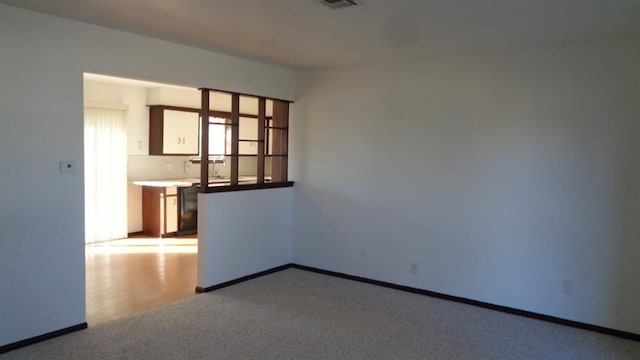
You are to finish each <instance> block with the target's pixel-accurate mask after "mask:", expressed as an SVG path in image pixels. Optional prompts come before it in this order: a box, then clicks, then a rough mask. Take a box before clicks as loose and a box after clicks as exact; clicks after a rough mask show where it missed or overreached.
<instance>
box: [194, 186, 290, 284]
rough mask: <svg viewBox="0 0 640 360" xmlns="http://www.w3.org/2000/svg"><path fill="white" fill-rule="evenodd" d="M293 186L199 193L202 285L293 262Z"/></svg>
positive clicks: (199, 278)
mask: <svg viewBox="0 0 640 360" xmlns="http://www.w3.org/2000/svg"><path fill="white" fill-rule="evenodd" d="M292 195H293V188H277V189H264V190H250V191H237V192H225V193H212V194H198V262H200V263H202V262H205V266H199V267H198V286H201V287H203V288H206V287H210V286H214V285H218V284H220V283H223V282H226V281H230V280H235V279H238V278H240V277H243V276H246V275H251V274H255V273H258V272H261V271H264V270H268V269H271V268H274V267H277V266H281V265H286V264H289V263H290V262H291V228H292V225H291V218H292V214H291V208H292Z"/></svg>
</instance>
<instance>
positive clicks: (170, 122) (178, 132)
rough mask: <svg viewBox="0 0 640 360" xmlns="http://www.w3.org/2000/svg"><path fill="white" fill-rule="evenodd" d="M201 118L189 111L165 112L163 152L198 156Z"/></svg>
mask: <svg viewBox="0 0 640 360" xmlns="http://www.w3.org/2000/svg"><path fill="white" fill-rule="evenodd" d="M199 125H200V117H199V115H198V113H195V112H188V111H175V110H164V116H163V124H162V126H163V130H162V152H163V153H165V154H194V155H195V154H198V148H199V146H198V141H199V136H198V134H199V131H198V130H199Z"/></svg>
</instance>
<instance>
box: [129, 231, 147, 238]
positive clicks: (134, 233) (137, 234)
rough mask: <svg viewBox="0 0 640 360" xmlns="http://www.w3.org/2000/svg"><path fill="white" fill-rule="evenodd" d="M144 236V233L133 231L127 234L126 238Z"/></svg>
mask: <svg viewBox="0 0 640 360" xmlns="http://www.w3.org/2000/svg"><path fill="white" fill-rule="evenodd" d="M140 235H144V231H134V232H130V233H128V234H127V237H134V236H140Z"/></svg>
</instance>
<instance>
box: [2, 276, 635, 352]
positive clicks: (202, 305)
mask: <svg viewBox="0 0 640 360" xmlns="http://www.w3.org/2000/svg"><path fill="white" fill-rule="evenodd" d="M0 359H3V360H5V359H6V360H9V359H65V360H67V359H474V360H479V359H554V360H560V359H580V360H585V359H640V342H635V341H631V340H624V339H619V338H616V337H611V336H607V335H602V334H598V333H593V332H589V331H584V330H578V329H574V328H569V327H565V326H561V325H555V324H551V323H547V322H542V321H538V320H532V319H528V318H524V317H519V316H515V315H509V314H504V313H500V312H495V311H491V310H486V309H482V308H478V307H473V306H469V305H464V304H459V303H454V302H449V301H445V300H440V299H434V298H430V297H426V296H422V295H415V294H410V293H406V292H402V291H397V290H391V289H387V288H383V287H378V286H374V285H368V284H362V283H358V282H353V281H350V280H343V279H338V278H334V277H329V276H324V275H319V274H315V273H311V272H307V271H303V270H298V269H288V270H285V271H281V272H278V273H275V274H272V275H268V276H264V277H261V278H257V279H254V280H250V281H248V282H244V283H241V284H238V285H234V286H231V287H227V288H224V289H220V290H218V291H215V292H212V293H208V294H203V295H199V296H194V297H190V298H188V299H185V300H182V301H179V302H177V303H174V304H171V305H168V306H165V307H162V308H158V309H155V310H151V311H148V312H144V313H140V314H137V315H134V316H131V317H127V318H123V319H120V320H116V321H113V322H110V323H105V324H101V325H97V326H94V327H90V328H89V329H87V330H82V331H79V332H75V333H72V334H69V335H65V336H62V337H59V338H55V339H52V340H49V341H46V342H42V343H39V344H36V345H32V346H29V347H26V348H23V349H19V350H15V351H12V352H9V353H7V354H4V355H0Z"/></svg>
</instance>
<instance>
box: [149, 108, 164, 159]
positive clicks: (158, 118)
mask: <svg viewBox="0 0 640 360" xmlns="http://www.w3.org/2000/svg"><path fill="white" fill-rule="evenodd" d="M163 112H164V110H163V109H162V108H160V107H155V106H151V107H149V155H163V149H162V148H163V144H162V139H163V138H162V133H163V131H164V122H163V121H162V119H163V115H164V114H163Z"/></svg>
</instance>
